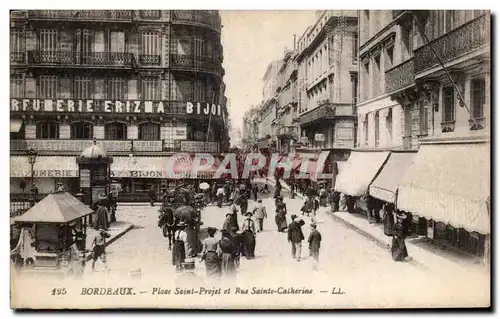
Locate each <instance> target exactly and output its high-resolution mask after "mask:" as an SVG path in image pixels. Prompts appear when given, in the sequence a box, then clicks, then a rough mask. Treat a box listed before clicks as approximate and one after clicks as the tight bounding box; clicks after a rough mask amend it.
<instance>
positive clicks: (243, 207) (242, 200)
mask: <svg viewBox="0 0 500 319" xmlns="http://www.w3.org/2000/svg"><path fill="white" fill-rule="evenodd" d="M238 204H239V205H240V211H241V213H242V214H245V213H246V212H247V209H248V197H247V193H246V192H245V191H242V192H240V197H239V198H238Z"/></svg>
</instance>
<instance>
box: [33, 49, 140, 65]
mask: <svg viewBox="0 0 500 319" xmlns="http://www.w3.org/2000/svg"><path fill="white" fill-rule="evenodd" d="M134 62H135V61H134V56H133V54H132V53H126V52H74V51H29V52H28V63H30V64H34V65H35V64H40V65H43V64H56V65H94V66H123V67H132V66H133V65H134Z"/></svg>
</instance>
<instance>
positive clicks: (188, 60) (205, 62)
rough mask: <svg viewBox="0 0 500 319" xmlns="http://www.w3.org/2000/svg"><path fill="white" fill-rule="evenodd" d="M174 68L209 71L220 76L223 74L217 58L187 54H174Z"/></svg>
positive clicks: (172, 63)
mask: <svg viewBox="0 0 500 319" xmlns="http://www.w3.org/2000/svg"><path fill="white" fill-rule="evenodd" d="M171 59H172V61H171V64H170V66H171V67H172V68H186V69H194V70H200V71H208V72H211V73H215V74H218V75H221V74H222V67H221V63H220V61H219V60H218V59H217V58H213V57H201V56H194V55H186V54H172V55H171Z"/></svg>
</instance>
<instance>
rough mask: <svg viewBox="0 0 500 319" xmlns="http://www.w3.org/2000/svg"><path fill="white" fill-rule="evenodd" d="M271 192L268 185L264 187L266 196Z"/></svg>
mask: <svg viewBox="0 0 500 319" xmlns="http://www.w3.org/2000/svg"><path fill="white" fill-rule="evenodd" d="M269 193H270V192H269V186H268V185H267V184H265V185H264V194H266V195H268V194H269Z"/></svg>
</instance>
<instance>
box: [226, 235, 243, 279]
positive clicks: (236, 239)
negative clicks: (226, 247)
mask: <svg viewBox="0 0 500 319" xmlns="http://www.w3.org/2000/svg"><path fill="white" fill-rule="evenodd" d="M229 236H230V237H231V241H232V243H233V248H234V253H233V256H234V264H235V266H236V268H237V269H238V268H239V267H240V256H241V254H242V253H243V239H242V236H241V234H240V233H238V229H237V228H236V227H234V226H231V230H230V231H229Z"/></svg>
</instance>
